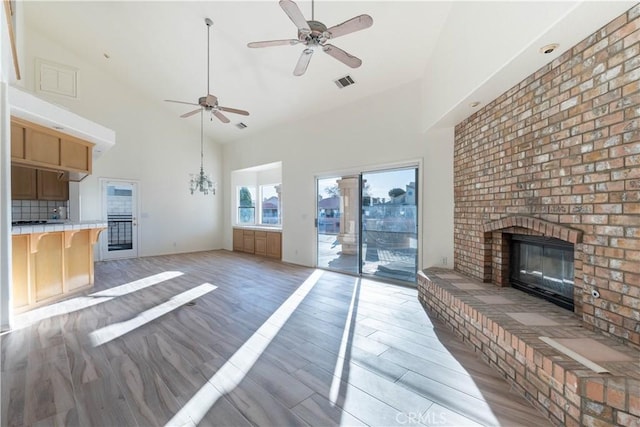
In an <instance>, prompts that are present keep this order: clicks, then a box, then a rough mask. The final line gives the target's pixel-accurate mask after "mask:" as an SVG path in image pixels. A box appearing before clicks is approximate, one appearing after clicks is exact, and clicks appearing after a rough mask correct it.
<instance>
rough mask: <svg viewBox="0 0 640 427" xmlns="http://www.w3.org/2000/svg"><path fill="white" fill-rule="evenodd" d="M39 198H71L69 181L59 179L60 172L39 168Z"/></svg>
mask: <svg viewBox="0 0 640 427" xmlns="http://www.w3.org/2000/svg"><path fill="white" fill-rule="evenodd" d="M37 175H38V176H37V178H38V179H37V187H38V197H37V199H38V200H62V201H64V200H69V181H63V180H61V179H59V176H60V173H58V172H51V171H43V170H39V171H38V174H37Z"/></svg>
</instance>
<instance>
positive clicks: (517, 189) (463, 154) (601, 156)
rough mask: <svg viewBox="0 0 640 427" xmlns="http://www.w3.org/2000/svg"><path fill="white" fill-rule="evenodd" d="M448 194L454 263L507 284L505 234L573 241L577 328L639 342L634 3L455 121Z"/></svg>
mask: <svg viewBox="0 0 640 427" xmlns="http://www.w3.org/2000/svg"><path fill="white" fill-rule="evenodd" d="M454 193H455V213H454V245H455V260H454V265H455V270H456V271H457V272H459V273H462V274H464V275H467V276H470V277H473V278H476V279H478V280H481V281H483V282H487V283H493V284H495V285H497V286H509V283H508V265H509V260H508V258H509V256H508V241H509V237H510V236H511V235H512V234H525V235H537V236H548V237H553V238H557V239H560V240H563V241H566V242H570V243H573V244H574V247H575V253H574V259H575V262H574V268H575V276H574V282H575V286H574V301H575V313H576V315H577V316H579V317H580V318H581V319H582V321H583V326H586V327H588V328H590V329H593V330H598V331H600V332H602V333H604V334H606V335H608V336H611V337H614V338H616V339H617V340H619V341H621V342H624V343H626V344H628V345H631V346H633V347H635V348H640V314H639V309H640V5H636V6H635V7H634V8H632V9H631V10H629V11H628V12H627V13H625V14H623V15H621V16H620V17H618V18H616V19H615V20H613V21H612V22H610V23H609V24H607V25H606V26H605V27H603V28H601V29H599V30H598V31H596V32H594V33H593V34H592V35H590V36H589V37H587V38H586V39H584V40H583V41H582V42H580V43H578V44H577V45H576V46H574V47H572V48H571V49H569V50H567V51H566V52H565V53H564V54H562V56H560V57H559V58H557V59H555V60H554V61H553V62H551V63H549V64H547V65H546V66H545V67H543V68H541V69H540V70H538V71H537V72H535V73H534V74H532V75H531V76H529V77H527V78H526V79H525V80H523V81H522V82H521V83H520V84H518V85H516V86H514V87H513V88H511V89H510V90H509V91H507V92H506V93H504V94H502V95H501V96H500V97H498V98H497V99H495V100H494V101H492V102H490V103H489V104H487V105H486V106H485V107H484V108H483V109H482V110H480V111H478V112H477V113H475V114H474V115H472V116H470V117H469V118H467V119H466V120H464V121H463V122H461V123H459V124H458V125H457V126H456V129H455V149H454ZM593 291H597V293H596V295H599V297H594V296H593Z"/></svg>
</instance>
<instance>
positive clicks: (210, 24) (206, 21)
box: [204, 18, 213, 93]
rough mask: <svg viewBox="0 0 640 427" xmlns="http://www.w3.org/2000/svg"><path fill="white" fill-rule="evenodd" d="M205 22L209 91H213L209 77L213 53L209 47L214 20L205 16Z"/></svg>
mask: <svg viewBox="0 0 640 427" xmlns="http://www.w3.org/2000/svg"><path fill="white" fill-rule="evenodd" d="M204 23H205V24H207V93H211V91H210V90H209V79H210V77H211V74H209V66H210V62H211V60H210V59H209V56H210V54H211V49H210V47H209V44H210V43H211V33H210V31H211V26H212V25H213V21H212V20H211V19H209V18H204Z"/></svg>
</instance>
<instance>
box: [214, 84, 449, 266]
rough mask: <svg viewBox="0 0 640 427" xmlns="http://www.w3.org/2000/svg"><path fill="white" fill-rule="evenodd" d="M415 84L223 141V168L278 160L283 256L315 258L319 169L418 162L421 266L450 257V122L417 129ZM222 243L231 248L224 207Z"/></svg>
mask: <svg viewBox="0 0 640 427" xmlns="http://www.w3.org/2000/svg"><path fill="white" fill-rule="evenodd" d="M420 89H421V82H419V81H416V82H412V83H409V84H406V85H403V86H400V87H398V88H395V89H393V90H391V91H389V92H386V93H382V94H377V95H375V96H372V97H369V98H366V99H363V100H361V101H358V102H356V103H353V104H351V105H349V106H347V107H343V108H340V109H336V110H334V111H332V112H328V113H324V114H320V115H318V116H315V117H313V118H307V119H304V120H300V121H299V122H297V123H294V124H288V125H286V126H280V127H278V128H273V129H271V130H268V131H265V132H263V133H261V134H260V135H259V136H256V137H249V138H247V139H245V140H240V141H236V142H234V143H232V144H227V145H225V146H224V168H225V169H224V173H225V175H226V174H229V173H230V172H231V171H233V170H236V169H244V168H248V167H252V166H256V165H260V164H264V163H271V162H274V161H282V199H283V224H282V228H283V260H284V261H286V262H291V263H295V264H301V265H307V266H313V265H315V228H314V218H315V209H316V200H315V177H316V176H318V175H326V174H327V173H331V172H337V173H348V172H352V173H353V172H360V171H363V170H367V169H371V168H376V167H379V166H381V165H389V166H391V165H400V164H403V163H404V164H416V163H421V164H422V167H421V170H420V174H421V182H420V188H419V196H420V197H422V198H423V199H424V200H423V205H422V206H423V210H422V218H421V221H422V224H421V227H422V230H423V234H422V245H423V246H422V250H421V254H422V267H429V266H432V265H439V264H440V261H441V260H442V258H443V257H447V258H448V260H449V263H450V262H451V260H452V259H453V130H452V129H443V130H434V131H430V132H428V133H427V134H424V133H422V132H421V131H420V126H421V121H420V118H421V111H420V103H421V98H420V97H421V90H420ZM345 90H348V89H345ZM230 202H231V199H230V198H229V197H228V196H225V204H226V203H230ZM227 212H230V211H229V210H227ZM224 247H225V248H227V249H231V248H232V235H231V220H230V216H229V214H227V215H225V222H224Z"/></svg>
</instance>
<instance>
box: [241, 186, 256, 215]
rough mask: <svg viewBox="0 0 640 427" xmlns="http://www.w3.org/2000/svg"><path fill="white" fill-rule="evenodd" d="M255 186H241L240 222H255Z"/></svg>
mask: <svg viewBox="0 0 640 427" xmlns="http://www.w3.org/2000/svg"><path fill="white" fill-rule="evenodd" d="M253 193H255V189H254V188H253V187H240V188H239V190H238V224H255V223H256V216H255V206H256V203H255V199H254V197H253Z"/></svg>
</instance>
